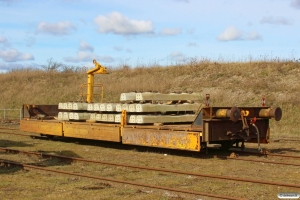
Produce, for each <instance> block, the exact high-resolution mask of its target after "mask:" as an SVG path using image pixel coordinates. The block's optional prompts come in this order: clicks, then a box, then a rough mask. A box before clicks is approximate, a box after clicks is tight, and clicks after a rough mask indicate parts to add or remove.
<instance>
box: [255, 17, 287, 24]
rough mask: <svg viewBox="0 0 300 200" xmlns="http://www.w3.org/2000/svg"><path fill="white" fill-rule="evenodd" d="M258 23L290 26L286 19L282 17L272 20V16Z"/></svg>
mask: <svg viewBox="0 0 300 200" xmlns="http://www.w3.org/2000/svg"><path fill="white" fill-rule="evenodd" d="M260 23H261V24H277V25H291V24H292V23H291V22H290V21H289V20H288V19H286V18H284V17H277V18H274V17H272V16H268V17H263V18H262V19H261V20H260Z"/></svg>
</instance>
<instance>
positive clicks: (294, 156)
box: [0, 128, 300, 166]
mask: <svg viewBox="0 0 300 200" xmlns="http://www.w3.org/2000/svg"><path fill="white" fill-rule="evenodd" d="M0 129H1V128H0ZM12 130H15V129H12ZM0 134H11V135H17V136H24V137H31V138H36V139H45V137H44V136H40V135H37V134H23V133H14V132H2V131H1V132H0ZM51 138H52V137H51ZM58 138H59V139H60V137H58ZM61 138H63V137H61ZM233 151H234V152H235V153H236V154H247V155H257V156H274V157H285V158H294V159H300V156H296V155H289V154H276V153H269V152H268V151H265V152H263V153H260V152H252V151H241V150H237V149H234V150H228V151H227V152H233ZM211 155H212V156H214V157H216V155H215V154H211ZM217 157H220V158H227V159H235V160H243V161H252V162H262V161H260V160H253V159H245V158H238V157H236V156H234V157H230V156H217ZM263 162H266V161H263ZM267 163H271V164H282V165H292V166H299V164H293V163H284V162H272V161H267Z"/></svg>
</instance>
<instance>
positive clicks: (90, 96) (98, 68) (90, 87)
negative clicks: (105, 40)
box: [86, 60, 107, 103]
mask: <svg viewBox="0 0 300 200" xmlns="http://www.w3.org/2000/svg"><path fill="white" fill-rule="evenodd" d="M93 63H94V64H95V68H94V69H91V70H89V71H87V74H88V84H87V96H86V101H87V102H88V103H92V102H93V101H94V74H107V73H106V67H103V66H102V65H100V64H99V63H98V62H97V61H96V60H93Z"/></svg>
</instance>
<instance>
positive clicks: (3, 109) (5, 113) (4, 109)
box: [3, 108, 6, 120]
mask: <svg viewBox="0 0 300 200" xmlns="http://www.w3.org/2000/svg"><path fill="white" fill-rule="evenodd" d="M5 114H6V113H5V108H4V109H3V120H5Z"/></svg>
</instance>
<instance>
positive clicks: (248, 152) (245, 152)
mask: <svg viewBox="0 0 300 200" xmlns="http://www.w3.org/2000/svg"><path fill="white" fill-rule="evenodd" d="M228 151H231V152H235V153H236V152H238V153H242V154H252V155H259V156H278V157H288V158H300V156H295V155H289V154H278V153H277V154H276V153H260V152H251V151H240V150H238V151H232V150H228Z"/></svg>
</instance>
